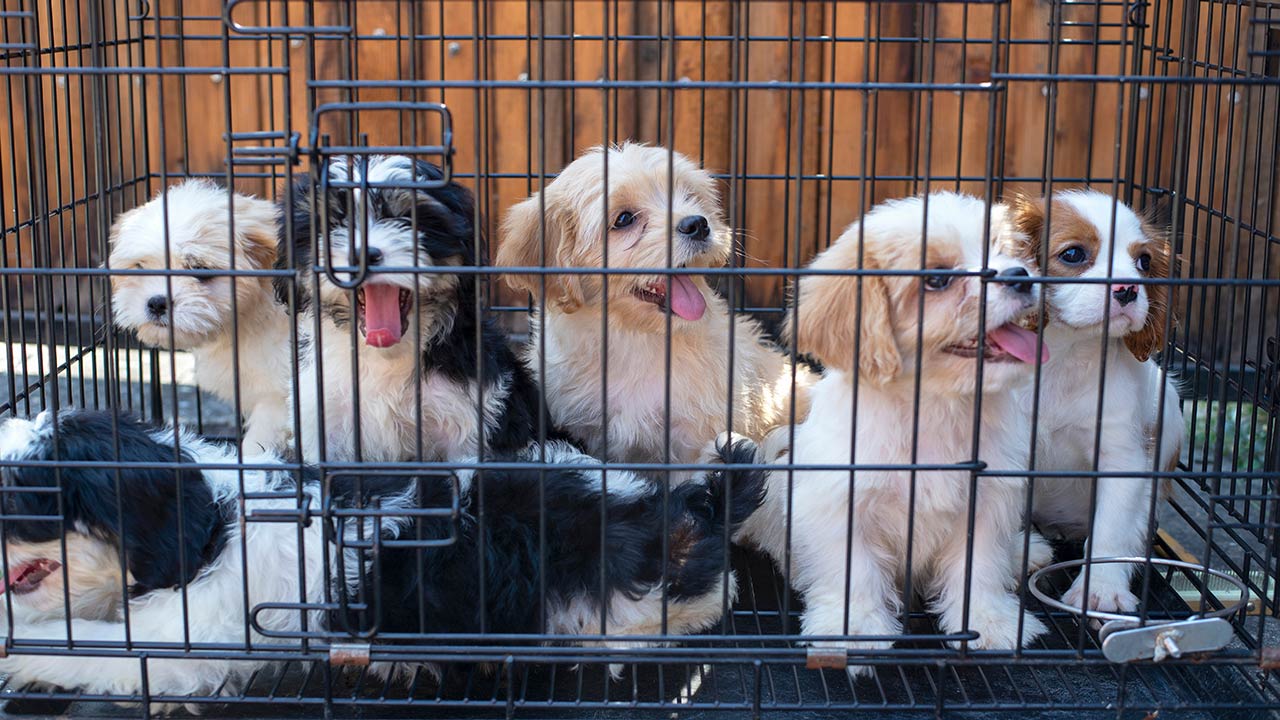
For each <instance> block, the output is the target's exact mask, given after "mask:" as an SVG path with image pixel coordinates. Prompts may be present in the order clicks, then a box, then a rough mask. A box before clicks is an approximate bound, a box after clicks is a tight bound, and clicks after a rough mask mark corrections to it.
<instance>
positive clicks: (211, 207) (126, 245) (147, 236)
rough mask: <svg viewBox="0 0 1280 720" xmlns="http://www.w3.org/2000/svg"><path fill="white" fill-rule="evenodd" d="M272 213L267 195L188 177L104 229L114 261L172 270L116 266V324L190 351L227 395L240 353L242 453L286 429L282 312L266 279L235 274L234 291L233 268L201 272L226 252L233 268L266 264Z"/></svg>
mask: <svg viewBox="0 0 1280 720" xmlns="http://www.w3.org/2000/svg"><path fill="white" fill-rule="evenodd" d="M233 213H234V222H233V218H232V217H231V216H232V214H233ZM278 216H279V212H278V210H277V209H276V205H275V203H273V202H271V201H269V200H262V199H259V198H255V197H250V196H248V195H242V194H240V193H236V192H233V191H231V190H228V189H227V188H224V187H219V186H218V185H216V184H214V183H212V182H209V181H207V180H187V181H185V182H182V183H179V184H177V185H173V186H171V187H169V188H167V189H165V190H163V191H161V192H160V193H159V194H157V195H156V197H155V198H154V199H152V200H151V201H150V202H148V203H146V204H145V205H142V206H140V207H137V208H134V209H133V210H130V211H129V212H126V213H124V214H123V215H121V216H120V217H119V218H118V219H117V220H116V222H115V225H114V226H113V227H112V228H111V255H110V260H109V262H108V264H109V266H110V267H111V269H112V270H170V271H172V274H158V275H132V274H125V275H113V276H112V277H111V307H112V312H113V313H114V315H115V322H116V325H118V326H119V327H121V328H124V329H127V330H132V331H134V333H136V334H137V336H138V339H139V340H141V341H142V342H144V343H146V344H147V345H152V346H155V347H160V348H172V349H174V350H189V351H190V352H191V354H192V355H193V356H194V357H195V368H196V381H197V382H198V383H199V384H200V387H202V388H204V389H206V390H208V391H209V392H211V393H213V394H214V395H217V396H218V397H220V398H222V399H223V400H225V401H227V402H228V403H232V404H234V403H235V393H236V377H237V371H236V368H237V362H236V361H237V360H238V367H239V372H238V375H239V381H240V409H241V412H242V413H243V415H244V426H243V428H244V446H245V450H246V452H260V451H262V450H280V449H282V447H283V446H284V445H285V444H286V443H287V442H288V439H289V437H290V435H291V420H290V403H289V397H290V385H289V378H290V377H291V374H290V367H291V363H290V349H289V342H288V338H289V318H288V316H287V315H286V313H285V309H284V307H283V306H281V305H279V304H278V303H277V302H276V300H275V295H274V294H273V291H272V287H271V278H269V277H265V276H261V277H243V276H241V277H237V278H235V280H234V290H233V281H232V278H231V276H230V275H218V274H210V273H208V272H204V271H214V272H215V273H216V271H227V270H228V269H230V268H231V261H232V253H233V252H234V254H235V269H236V270H237V271H238V270H270V269H271V268H272V266H273V265H274V263H275V257H276V227H277V218H278ZM191 271H197V272H199V273H200V274H190V272H191ZM233 293H234V296H235V299H236V301H235V307H234V311H233V309H232V296H233ZM237 350H238V357H237V355H236V351H237Z"/></svg>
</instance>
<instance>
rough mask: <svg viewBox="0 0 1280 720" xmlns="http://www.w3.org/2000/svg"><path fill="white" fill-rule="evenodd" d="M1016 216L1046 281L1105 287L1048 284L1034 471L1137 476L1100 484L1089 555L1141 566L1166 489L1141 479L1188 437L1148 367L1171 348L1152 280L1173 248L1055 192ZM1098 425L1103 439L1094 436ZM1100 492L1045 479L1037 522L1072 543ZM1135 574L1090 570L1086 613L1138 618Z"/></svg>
mask: <svg viewBox="0 0 1280 720" xmlns="http://www.w3.org/2000/svg"><path fill="white" fill-rule="evenodd" d="M1015 209H1016V214H1015V218H1016V222H1017V224H1018V226H1019V228H1020V230H1021V231H1022V233H1023V235H1024V236H1025V242H1024V243H1023V245H1022V251H1021V252H1022V255H1023V256H1024V257H1025V258H1026V259H1027V260H1028V261H1030V262H1036V263H1040V262H1043V261H1044V260H1046V259H1047V261H1048V262H1047V264H1046V265H1044V274H1045V275H1047V276H1049V277H1060V278H1086V279H1088V278H1091V279H1095V280H1099V281H1101V282H1096V283H1070V284H1048V285H1047V286H1046V290H1045V293H1046V297H1045V313H1046V317H1045V318H1044V320H1043V325H1044V344H1045V345H1046V346H1047V347H1048V348H1049V351H1050V356H1051V357H1052V358H1053V359H1052V360H1051V361H1050V362H1049V363H1048V364H1046V365H1045V368H1044V371H1043V372H1042V374H1041V378H1040V415H1039V425H1038V427H1037V431H1036V437H1037V447H1036V468H1035V469H1036V470H1046V471H1064V470H1075V471H1092V470H1093V469H1094V462H1095V457H1096V459H1097V460H1096V462H1097V470H1098V471H1100V472H1103V473H1112V474H1114V473H1133V474H1134V475H1135V476H1134V477H1102V478H1099V479H1098V488H1097V500H1096V503H1095V504H1094V506H1095V508H1096V509H1095V510H1093V512H1092V520H1093V535H1092V536H1091V537H1089V539H1088V548H1089V549H1088V551H1087V552H1088V553H1090V554H1089V555H1088V556H1089V557H1143V556H1145V555H1146V548H1147V543H1148V542H1149V534H1150V532H1149V531H1150V528H1149V523H1148V517H1149V516H1150V512H1151V499H1152V493H1153V492H1154V491H1155V489H1156V488H1157V486H1158V485H1160V483H1158V482H1157V481H1156V480H1154V479H1152V478H1144V477H1142V476H1141V473H1150V472H1154V471H1169V470H1172V469H1174V467H1175V465H1176V464H1177V462H1178V457H1179V455H1180V454H1181V449H1182V438H1183V433H1184V432H1185V429H1184V425H1183V420H1182V411H1181V409H1180V408H1179V404H1178V393H1177V389H1176V387H1175V386H1174V384H1173V381H1172V380H1171V379H1169V378H1168V377H1166V376H1165V373H1164V372H1163V371H1162V370H1161V368H1160V366H1159V365H1158V364H1156V363H1155V362H1154V361H1150V360H1148V358H1149V357H1151V355H1152V353H1155V352H1157V351H1159V350H1161V349H1163V348H1164V344H1165V323H1166V321H1167V319H1168V315H1167V314H1168V312H1169V289H1168V286H1167V285H1149V284H1146V282H1145V281H1146V280H1148V279H1151V278H1168V277H1170V257H1169V244H1168V240H1167V239H1166V238H1165V237H1164V236H1163V235H1162V234H1161V233H1159V232H1158V231H1156V230H1155V229H1154V228H1152V227H1151V226H1150V225H1148V224H1147V223H1145V222H1143V220H1142V219H1141V218H1139V217H1138V216H1137V215H1136V214H1134V212H1133V211H1132V210H1130V209H1129V208H1128V207H1127V206H1126V205H1124V204H1123V203H1120V202H1118V201H1117V200H1115V199H1114V198H1112V197H1111V196H1109V195H1105V194H1103V193H1100V192H1095V191H1088V190H1069V191H1064V192H1059V193H1056V194H1055V195H1054V196H1053V202H1052V207H1050V206H1049V204H1047V203H1046V202H1045V201H1043V200H1029V199H1023V200H1020V201H1019V202H1018V203H1017V205H1016V206H1015ZM1046 215H1047V216H1048V227H1047V228H1046V226H1045V222H1046ZM1113 223H1114V228H1115V230H1114V235H1113V234H1112V226H1113ZM1104 330H1105V332H1106V333H1107V342H1106V345H1105V346H1104V345H1103V332H1104ZM1104 361H1105V362H1106V372H1105V373H1104V372H1103V365H1102V363H1103V362H1104ZM1162 387H1163V390H1164V398H1163V406H1162V405H1161V397H1160V396H1161V388H1162ZM1100 393H1101V396H1102V415H1101V417H1099V416H1098V398H1099V394H1100ZM1030 402H1031V398H1030V395H1029V394H1028V399H1027V403H1028V404H1030ZM1099 422H1100V423H1101V424H1102V428H1101V433H1100V434H1096V433H1097V431H1098V423H1099ZM1095 436H1096V437H1098V438H1099V443H1098V446H1097V447H1095V444H1094V438H1095ZM1157 449H1158V453H1159V455H1158V457H1157ZM1092 484H1093V483H1092V480H1091V479H1089V478H1066V479H1064V478H1044V479H1039V480H1037V481H1036V482H1035V486H1034V487H1035V490H1034V505H1035V507H1034V512H1035V521H1036V522H1037V523H1038V524H1040V525H1041V526H1042V527H1045V528H1046V529H1055V530H1058V531H1060V532H1062V533H1063V534H1065V535H1066V536H1068V537H1072V538H1083V537H1085V535H1086V534H1087V533H1088V528H1089V521H1090V498H1091V492H1092ZM1135 568H1136V566H1135V565H1132V564H1128V563H1100V564H1097V565H1094V566H1092V569H1091V571H1090V578H1089V608H1091V609H1094V610H1102V611H1104V612H1115V611H1131V610H1134V609H1136V608H1137V606H1138V598H1137V596H1135V595H1134V593H1133V592H1132V591H1131V590H1130V587H1129V583H1130V578H1131V577H1132V575H1133V571H1134V570H1135ZM1084 591H1085V586H1084V573H1081V574H1080V575H1079V576H1077V577H1076V580H1075V582H1073V583H1072V585H1071V587H1070V588H1069V589H1068V590H1067V592H1066V594H1065V595H1063V601H1064V602H1066V603H1067V604H1069V605H1074V606H1077V607H1082V606H1083V605H1082V603H1083V601H1084Z"/></svg>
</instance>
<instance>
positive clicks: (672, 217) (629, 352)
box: [497, 142, 811, 462]
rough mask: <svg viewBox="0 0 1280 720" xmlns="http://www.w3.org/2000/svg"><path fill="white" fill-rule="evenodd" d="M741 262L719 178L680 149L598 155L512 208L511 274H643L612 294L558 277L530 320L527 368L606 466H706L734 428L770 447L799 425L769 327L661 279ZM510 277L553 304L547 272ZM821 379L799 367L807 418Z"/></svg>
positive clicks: (680, 279) (696, 287) (587, 281)
mask: <svg viewBox="0 0 1280 720" xmlns="http://www.w3.org/2000/svg"><path fill="white" fill-rule="evenodd" d="M606 157H607V161H608V171H607V179H608V181H607V184H606V170H605V162H606ZM544 211H545V214H544ZM606 212H607V213H608V215H607V217H606V215H605V213H606ZM544 232H545V235H544ZM729 252H730V232H729V229H728V228H727V227H726V226H725V224H724V220H723V219H722V217H721V211H720V200H719V196H718V194H717V191H716V187H715V181H714V179H713V178H712V177H711V175H710V174H709V173H707V172H706V171H705V170H702V169H701V168H699V167H698V166H697V165H696V164H695V163H693V162H692V161H690V160H689V159H688V158H686V157H684V156H683V155H681V154H679V153H676V152H673V151H671V150H668V149H666V148H660V147H650V146H647V145H642V144H637V143H631V142H628V143H623V144H622V145H618V146H614V147H610V148H607V149H605V148H599V147H597V148H593V149H591V150H588V151H587V152H586V153H585V154H583V155H582V156H581V157H579V158H578V159H577V160H574V161H573V162H572V163H570V164H569V165H568V166H567V167H565V168H564V170H562V171H561V172H560V174H559V176H558V177H557V178H556V179H555V180H554V181H553V182H551V183H550V184H549V185H547V186H546V189H545V190H544V191H542V192H541V193H535V194H534V195H533V196H532V197H530V198H528V199H526V200H524V201H522V202H520V203H519V204H517V205H516V206H514V207H513V208H511V210H510V211H509V212H508V214H507V216H506V219H505V221H504V222H503V237H502V242H501V244H500V246H499V248H498V254H497V261H498V264H499V265H504V266H507V267H519V266H525V267H534V266H545V267H569V268H605V267H609V268H628V269H635V270H640V271H642V272H640V273H638V274H621V275H612V276H610V277H608V280H607V283H606V281H605V280H604V279H603V278H602V276H600V275H592V274H551V275H548V276H546V280H545V288H546V291H545V292H546V295H545V298H546V305H545V307H542V308H540V310H539V313H538V315H535V316H534V317H532V318H531V319H530V323H529V327H530V330H531V332H530V336H531V337H530V340H529V344H528V346H527V347H526V351H525V355H524V358H525V361H526V363H527V364H528V366H529V368H530V369H531V370H532V371H533V372H534V373H535V374H536V375H537V377H539V378H540V379H541V380H542V382H544V383H545V390H546V398H547V406H548V408H549V411H550V415H551V421H552V422H553V423H554V424H555V425H556V426H557V427H558V428H559V429H560V430H563V431H565V432H567V433H568V434H569V435H570V436H571V437H573V438H574V439H575V440H576V441H578V442H579V443H582V444H583V446H584V448H585V449H586V450H587V451H588V452H589V453H591V454H592V455H594V456H596V457H599V458H607V459H609V460H615V461H619V460H620V461H623V462H695V461H696V460H697V459H698V456H699V453H700V451H701V450H702V447H703V446H704V445H705V444H706V443H707V441H709V440H711V439H712V438H714V437H715V436H716V435H717V434H718V433H719V432H720V431H722V430H725V429H726V428H730V427H732V429H733V430H734V431H735V432H738V433H741V434H744V435H746V436H748V437H751V438H753V439H756V440H759V439H762V437H763V435H764V434H765V433H766V432H767V431H768V430H770V429H771V428H774V427H776V426H779V425H782V424H784V423H789V422H791V412H792V409H791V406H792V367H791V363H790V361H789V360H788V359H787V358H786V357H785V356H784V355H783V353H782V352H781V351H780V350H779V349H777V348H775V347H773V346H771V345H770V343H769V342H768V341H766V340H765V338H764V334H763V332H762V331H761V329H760V327H759V326H758V325H757V324H756V323H755V321H753V320H751V319H749V318H747V317H744V316H736V317H735V316H734V315H733V313H732V311H731V310H730V308H729V306H728V303H727V302H725V300H724V298H722V297H720V296H719V295H717V294H716V293H715V292H714V291H712V290H711V289H710V288H709V287H708V286H707V283H706V281H705V280H704V279H703V278H702V277H701V276H699V275H697V274H688V273H687V272H686V273H685V274H675V275H670V276H667V275H663V274H661V271H662V270H665V269H670V268H677V269H681V270H687V269H689V268H705V267H716V266H719V265H722V264H723V263H724V262H725V260H726V259H727V258H728V256H729ZM506 278H507V282H508V283H510V284H511V285H512V286H513V287H515V288H516V289H519V290H527V291H529V292H530V293H531V294H532V295H533V297H534V299H535V301H539V300H540V299H541V298H542V297H543V295H542V293H543V290H542V288H543V284H542V281H541V279H540V278H539V277H538V276H537V275H514V274H513V275H507V276H506ZM668 311H669V312H670V328H671V330H670V345H671V350H670V352H671V354H670V367H669V369H670V373H669V374H668V362H667V343H668V334H667V323H668V318H667V314H668ZM604 317H607V319H608V328H609V332H608V338H607V344H606V338H605V335H604V331H603V329H604V323H603V322H602V320H603V318H604ZM731 333H732V334H731ZM606 348H607V351H606ZM606 366H607V368H606ZM731 376H732V384H731V383H730V379H731ZM668 381H669V382H670V392H669V393H668V392H667V383H668ZM810 382H811V377H810V374H809V372H808V371H807V370H806V369H803V368H797V371H796V385H797V388H798V389H797V392H796V400H795V406H796V408H795V410H796V416H797V419H803V418H804V415H805V412H806V410H807V397H806V396H805V394H804V392H803V390H804V388H805V387H806V386H807V385H808V384H809V383H810ZM604 385H607V391H606V390H605V388H604ZM731 385H732V388H731ZM668 395H669V397H670V415H669V417H670V426H669V427H668V425H667V422H666V418H667V417H668V415H667V412H666V411H667V406H666V399H667V397H668ZM730 401H732V421H731V422H730V417H729V404H730ZM606 402H607V428H608V430H607V438H606V430H605V425H606V422H605V413H606V407H605V405H606ZM668 438H669V443H670V444H669V446H668V445H667V443H668ZM606 439H607V445H608V447H607V448H606V447H605V445H606ZM668 447H669V453H667V452H664V449H666V448H668Z"/></svg>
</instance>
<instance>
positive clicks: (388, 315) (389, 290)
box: [364, 283, 401, 348]
mask: <svg viewBox="0 0 1280 720" xmlns="http://www.w3.org/2000/svg"><path fill="white" fill-rule="evenodd" d="M400 334H401V328H400V288H399V287H398V286H396V285H386V284H379V283H368V284H366V285H365V286H364V341H365V342H367V343H369V344H370V345H372V346H373V347H376V348H387V347H391V346H392V345H395V344H396V343H398V342H400Z"/></svg>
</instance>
